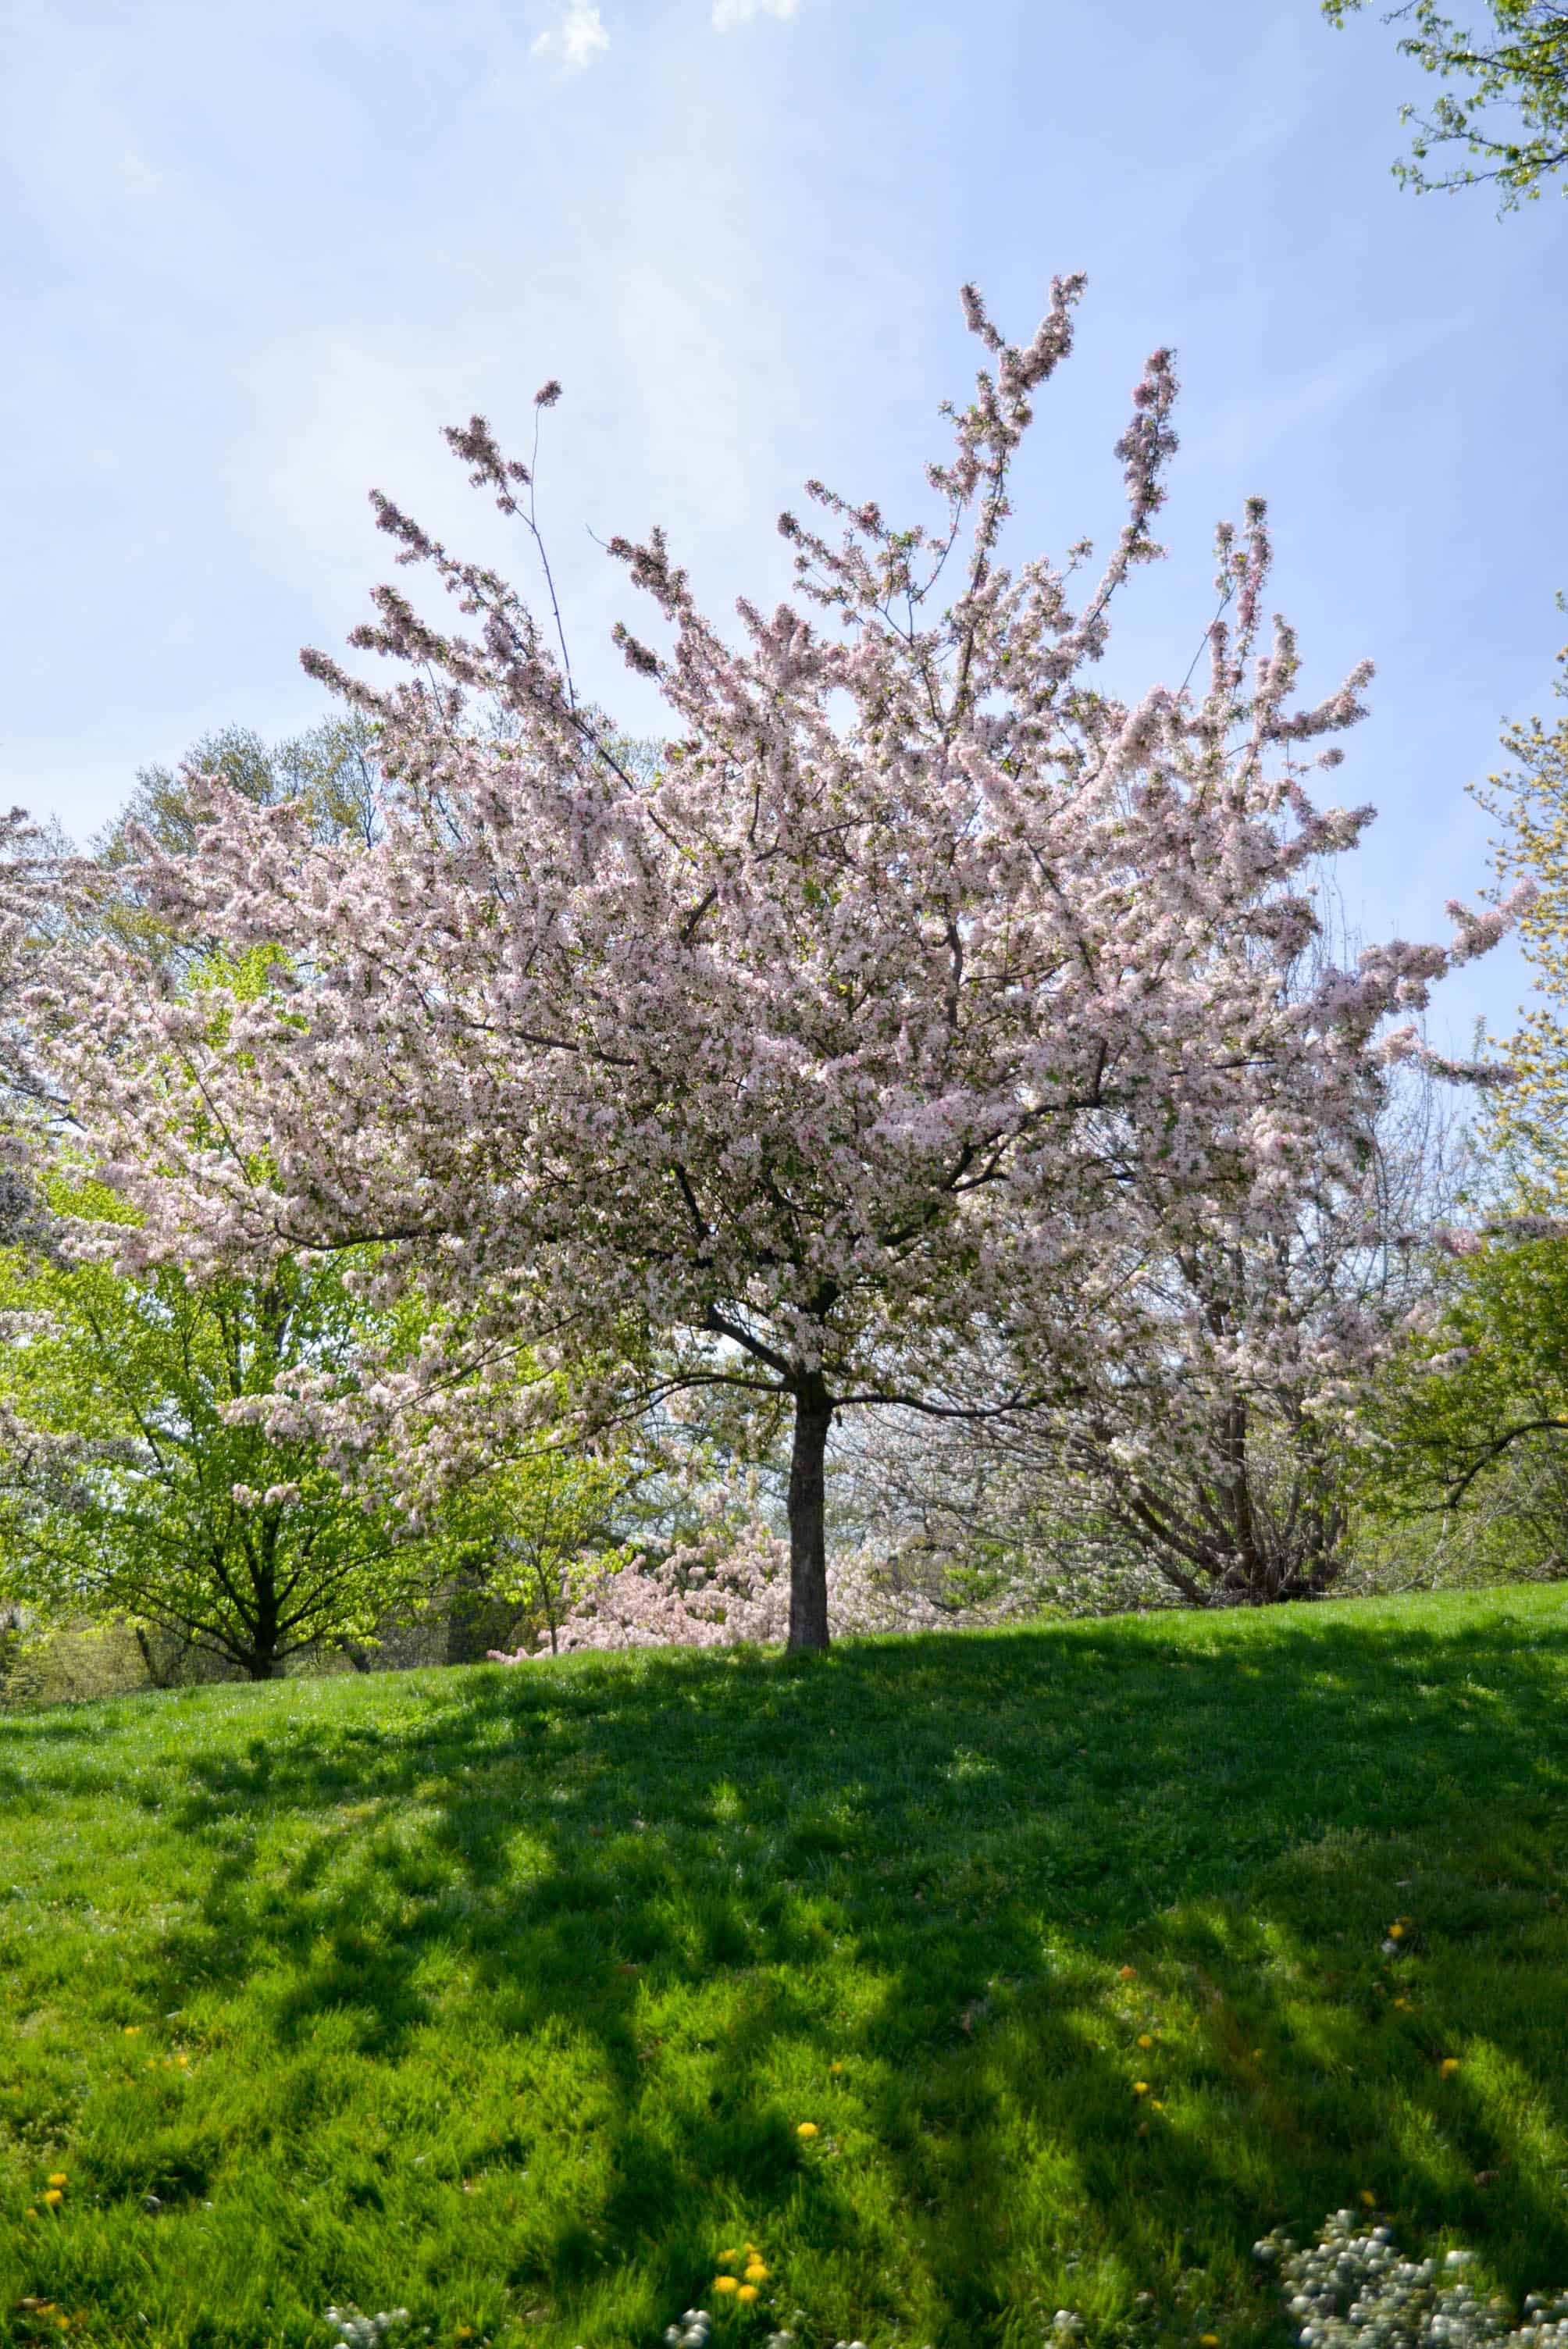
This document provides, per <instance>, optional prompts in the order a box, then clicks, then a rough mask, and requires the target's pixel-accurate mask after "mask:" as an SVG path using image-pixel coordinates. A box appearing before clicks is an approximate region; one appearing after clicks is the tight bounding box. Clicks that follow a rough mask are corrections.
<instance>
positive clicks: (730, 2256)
mask: <svg viewBox="0 0 1568 2349" xmlns="http://www.w3.org/2000/svg"><path fill="white" fill-rule="evenodd" d="M739 2257H740V2253H739V2252H738V2251H720V2253H719V2255H718V2264H719V2266H720V2267H722V2266H723V2265H724V2263H725V2261H726V2260H738V2258H739Z"/></svg>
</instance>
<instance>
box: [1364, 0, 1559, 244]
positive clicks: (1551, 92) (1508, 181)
mask: <svg viewBox="0 0 1568 2349" xmlns="http://www.w3.org/2000/svg"><path fill="white" fill-rule="evenodd" d="M1322 5H1323V13H1324V15H1325V16H1326V17H1327V18H1328V20H1329V22H1330V23H1331V24H1334V25H1340V26H1342V25H1343V24H1344V22H1345V19H1346V16H1349V15H1350V14H1351V13H1352V12H1353V11H1354V10H1356V9H1358V8H1360V7H1361V6H1363V5H1364V0H1322ZM1486 5H1487V8H1488V10H1489V12H1490V15H1491V26H1490V27H1489V28H1488V30H1487V31H1485V32H1483V33H1481V34H1479V35H1477V34H1474V33H1471V32H1470V31H1469V30H1467V29H1464V28H1461V27H1460V26H1458V25H1456V24H1455V23H1454V21H1453V19H1452V18H1451V17H1449V16H1444V15H1443V13H1442V11H1441V10H1440V9H1439V6H1438V5H1437V0H1406V5H1404V6H1403V7H1398V8H1391V9H1389V10H1388V12H1387V16H1385V18H1384V22H1385V23H1386V24H1396V23H1398V22H1401V21H1406V22H1410V23H1413V26H1414V29H1413V31H1411V32H1409V33H1408V34H1407V35H1406V36H1405V37H1404V38H1403V39H1402V40H1401V41H1400V43H1399V48H1400V51H1401V53H1402V54H1403V55H1404V56H1405V57H1414V58H1415V60H1416V62H1417V64H1418V65H1419V66H1420V67H1421V68H1422V70H1423V72H1426V73H1429V74H1435V75H1437V76H1438V78H1439V79H1440V80H1442V81H1444V82H1448V81H1459V82H1462V83H1463V84H1465V85H1466V88H1465V89H1464V92H1463V95H1462V96H1456V95H1455V93H1454V92H1453V91H1451V90H1448V89H1445V90H1443V91H1442V92H1441V93H1440V94H1439V97H1438V98H1436V99H1435V100H1434V102H1433V106H1432V110H1431V112H1430V113H1429V114H1422V113H1421V112H1420V111H1419V109H1418V108H1417V107H1415V106H1405V107H1402V108H1401V109H1400V119H1401V120H1402V121H1405V122H1411V123H1414V125H1415V136H1414V138H1413V139H1412V140H1411V141H1410V154H1409V159H1408V161H1400V162H1398V163H1396V164H1395V166H1394V171H1395V173H1396V175H1397V176H1398V178H1399V179H1400V180H1401V181H1404V183H1405V184H1406V185H1407V186H1408V187H1412V188H1415V189H1418V191H1420V192H1422V193H1423V194H1428V193H1430V192H1431V191H1434V190H1442V191H1451V190H1453V189H1456V188H1470V187H1475V186H1477V185H1478V184H1480V183H1483V182H1486V183H1490V184H1491V185H1492V186H1494V187H1495V188H1496V189H1497V191H1498V193H1499V196H1500V198H1501V210H1502V211H1503V212H1511V210H1512V209H1513V208H1514V207H1515V206H1516V205H1517V204H1519V203H1521V202H1525V201H1526V200H1529V199H1533V198H1535V197H1537V196H1539V195H1540V193H1541V191H1542V186H1543V185H1544V183H1545V182H1546V181H1548V180H1549V179H1551V178H1552V177H1553V174H1554V173H1556V172H1559V171H1562V170H1563V166H1564V164H1568V0H1486ZM1510 115H1511V116H1512V118H1513V129H1512V135H1511V136H1510V135H1509V128H1508V118H1509V116H1510ZM1456 146H1457V147H1460V148H1461V149H1463V150H1464V151H1465V152H1466V153H1467V154H1469V155H1471V156H1473V157H1474V158H1475V159H1476V160H1475V161H1474V162H1472V163H1468V164H1460V165H1458V166H1457V167H1456V168H1455V169H1454V170H1453V171H1449V172H1446V173H1444V174H1442V175H1441V176H1439V177H1436V178H1432V177H1429V175H1428V171H1427V159H1428V157H1429V154H1430V152H1431V150H1432V149H1433V148H1434V147H1448V148H1452V147H1456Z"/></svg>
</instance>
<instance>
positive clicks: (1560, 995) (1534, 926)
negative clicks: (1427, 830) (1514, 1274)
mask: <svg viewBox="0 0 1568 2349" xmlns="http://www.w3.org/2000/svg"><path fill="white" fill-rule="evenodd" d="M1558 667H1559V668H1560V669H1561V671H1562V672H1563V674H1562V676H1561V677H1560V678H1559V680H1558V683H1557V688H1556V690H1557V693H1558V696H1559V697H1560V698H1562V699H1564V700H1568V647H1564V648H1563V651H1562V652H1561V653H1560V654H1559V655H1558ZM1502 747H1503V749H1504V750H1505V751H1507V753H1508V755H1509V757H1510V759H1511V761H1512V764H1511V767H1510V768H1508V769H1507V770H1506V771H1503V772H1502V773H1501V774H1495V775H1491V776H1490V777H1489V778H1488V780H1487V782H1486V784H1485V786H1484V787H1483V788H1481V789H1480V791H1478V792H1477V794H1476V796H1477V797H1478V798H1479V799H1480V802H1481V804H1482V806H1483V807H1484V808H1485V809H1486V810H1487V812H1488V813H1489V814H1490V815H1492V816H1494V817H1495V818H1496V819H1497V820H1498V822H1499V823H1501V826H1502V833H1501V837H1500V838H1499V839H1498V840H1497V841H1496V842H1495V843H1494V844H1493V856H1494V862H1495V864H1496V866H1497V871H1498V874H1499V876H1500V879H1501V881H1503V882H1504V883H1506V882H1509V881H1513V882H1516V883H1517V882H1524V883H1526V884H1527V885H1530V886H1531V887H1532V889H1533V891H1534V893H1535V894H1534V895H1533V898H1532V902H1530V903H1529V904H1528V905H1525V906H1524V908H1523V911H1522V914H1521V916H1520V917H1519V928H1520V936H1521V941H1522V946H1523V948H1524V955H1525V959H1526V961H1527V962H1528V963H1529V964H1530V966H1531V969H1532V976H1533V978H1534V981H1535V987H1536V990H1537V993H1538V996H1539V997H1540V998H1541V1000H1540V1001H1539V1002H1538V1004H1537V1006H1536V1008H1535V1009H1533V1010H1532V1011H1530V1012H1529V1013H1528V1014H1527V1016H1526V1018H1525V1019H1524V1023H1523V1025H1522V1028H1521V1029H1520V1030H1519V1032H1518V1033H1517V1034H1516V1035H1514V1036H1512V1037H1511V1038H1510V1040H1509V1041H1508V1044H1507V1046H1506V1047H1505V1051H1506V1057H1507V1059H1508V1061H1509V1062H1510V1063H1511V1066H1512V1068H1513V1070H1514V1071H1515V1081H1514V1083H1513V1084H1512V1085H1511V1086H1510V1087H1508V1089H1507V1090H1506V1091H1504V1092H1501V1093H1499V1094H1498V1096H1497V1097H1496V1100H1495V1102H1494V1103H1493V1106H1492V1112H1491V1120H1490V1139H1491V1143H1492V1145H1493V1147H1494V1148H1495V1149H1496V1150H1497V1151H1498V1153H1499V1154H1501V1157H1502V1158H1503V1159H1504V1160H1505V1161H1506V1163H1507V1166H1508V1169H1509V1173H1510V1175H1511V1180H1512V1183H1513V1185H1514V1188H1515V1189H1516V1191H1517V1192H1518V1194H1519V1197H1518V1201H1517V1202H1516V1204H1520V1205H1522V1206H1524V1207H1525V1208H1526V1209H1527V1210H1547V1211H1550V1210H1553V1209H1554V1210H1555V1211H1556V1212H1558V1213H1563V1212H1565V1211H1568V715H1564V716H1563V717H1562V718H1560V719H1558V721H1557V723H1556V725H1555V726H1548V725H1546V724H1545V723H1544V722H1543V720H1542V719H1539V718H1532V719H1527V720H1525V721H1523V722H1522V723H1521V724H1519V725H1516V726H1511V727H1510V728H1509V729H1508V730H1507V731H1506V732H1505V733H1504V735H1503V738H1502Z"/></svg>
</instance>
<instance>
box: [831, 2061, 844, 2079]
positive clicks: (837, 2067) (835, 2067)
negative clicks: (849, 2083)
mask: <svg viewBox="0 0 1568 2349" xmlns="http://www.w3.org/2000/svg"><path fill="white" fill-rule="evenodd" d="M843 2068H844V2067H843V2065H842V2064H829V2066H828V2074H829V2076H830V2078H831V2079H834V2080H836V2079H837V2078H838V2076H839V2075H840V2073H841V2071H842V2070H843Z"/></svg>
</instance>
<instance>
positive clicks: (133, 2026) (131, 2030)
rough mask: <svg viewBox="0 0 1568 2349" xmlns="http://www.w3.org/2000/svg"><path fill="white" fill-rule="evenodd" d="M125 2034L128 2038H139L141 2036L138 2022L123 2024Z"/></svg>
mask: <svg viewBox="0 0 1568 2349" xmlns="http://www.w3.org/2000/svg"><path fill="white" fill-rule="evenodd" d="M125 2035H126V2037H127V2038H128V2039H139V2038H140V2036H141V2025H140V2023H127V2024H126V2026H125Z"/></svg>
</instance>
